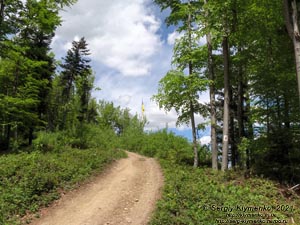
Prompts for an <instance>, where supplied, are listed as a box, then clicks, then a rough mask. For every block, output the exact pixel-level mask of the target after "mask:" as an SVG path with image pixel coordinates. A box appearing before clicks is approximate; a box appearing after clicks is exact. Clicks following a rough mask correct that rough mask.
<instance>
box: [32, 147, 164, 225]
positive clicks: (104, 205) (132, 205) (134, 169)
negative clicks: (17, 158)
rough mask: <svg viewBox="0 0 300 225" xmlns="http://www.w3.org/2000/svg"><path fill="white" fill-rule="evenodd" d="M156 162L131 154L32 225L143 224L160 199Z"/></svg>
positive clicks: (47, 211)
mask: <svg viewBox="0 0 300 225" xmlns="http://www.w3.org/2000/svg"><path fill="white" fill-rule="evenodd" d="M162 185H163V176H162V173H161V170H160V167H159V165H158V163H157V162H156V161H155V160H154V159H151V158H146V157H143V156H140V155H137V154H134V153H128V158H126V159H121V160H119V161H117V162H116V163H115V164H114V165H112V166H111V167H110V168H109V169H107V170H106V171H105V172H104V173H103V174H102V175H100V176H99V177H97V178H96V180H94V181H93V182H90V183H88V184H86V185H84V186H83V187H81V188H79V189H78V190H76V191H74V192H71V193H68V194H66V195H65V196H63V197H62V198H61V199H60V200H59V201H58V202H57V203H55V204H54V205H53V206H52V207H50V208H48V209H45V210H43V211H42V212H41V217H40V218H39V219H36V220H35V221H33V222H32V223H31V225H104V224H106V225H122V224H131V225H143V224H147V222H148V221H149V217H150V216H151V213H152V211H153V210H154V208H155V203H156V201H157V199H158V198H159V196H160V191H161V188H162Z"/></svg>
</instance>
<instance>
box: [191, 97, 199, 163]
mask: <svg viewBox="0 0 300 225" xmlns="http://www.w3.org/2000/svg"><path fill="white" fill-rule="evenodd" d="M190 108H191V124H192V134H193V149H194V168H197V167H198V165H199V156H198V148H197V135H196V124H195V116H194V107H193V103H192V102H191V105H190Z"/></svg>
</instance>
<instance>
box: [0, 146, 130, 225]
mask: <svg viewBox="0 0 300 225" xmlns="http://www.w3.org/2000/svg"><path fill="white" fill-rule="evenodd" d="M125 156H126V153H125V152H123V151H119V150H112V149H111V150H102V149H100V148H89V149H85V150H80V149H74V148H70V147H66V148H64V149H61V150H60V151H55V152H53V151H50V152H41V151H34V152H31V153H19V154H8V155H3V156H1V157H0V212H1V213H0V224H1V225H12V224H19V223H20V220H21V217H22V216H24V215H25V214H26V213H28V212H30V213H32V212H36V211H37V210H38V209H39V208H40V207H42V206H47V205H49V204H50V203H51V202H52V201H53V200H56V199H58V198H59V197H60V194H59V190H61V189H71V188H74V187H76V185H77V184H78V183H79V182H81V181H83V180H85V179H86V178H88V177H89V176H90V175H91V174H93V173H94V172H96V171H97V172H99V171H101V170H103V168H104V167H105V165H107V164H109V163H110V162H112V161H113V160H115V159H118V158H121V157H125Z"/></svg>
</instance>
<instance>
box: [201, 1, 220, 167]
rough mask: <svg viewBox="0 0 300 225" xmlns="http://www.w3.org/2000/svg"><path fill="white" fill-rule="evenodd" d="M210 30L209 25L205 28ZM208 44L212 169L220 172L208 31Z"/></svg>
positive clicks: (213, 77) (212, 66)
mask: <svg viewBox="0 0 300 225" xmlns="http://www.w3.org/2000/svg"><path fill="white" fill-rule="evenodd" d="M204 4H207V0H204ZM205 17H209V11H208V10H207V9H206V11H205ZM205 27H206V28H208V25H206V26H205ZM205 36H206V42H207V53H208V57H207V67H208V68H207V69H208V74H209V80H210V81H211V83H210V85H209V98H210V123H211V125H210V129H211V135H210V136H211V152H212V168H213V169H216V170H218V146H217V131H216V126H217V118H216V99H215V96H216V93H215V82H216V80H215V68H214V59H213V43H212V35H211V32H210V31H209V28H208V31H207V32H206V34H205Z"/></svg>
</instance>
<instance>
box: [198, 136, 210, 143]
mask: <svg viewBox="0 0 300 225" xmlns="http://www.w3.org/2000/svg"><path fill="white" fill-rule="evenodd" d="M210 142H211V137H210V136H204V137H202V138H200V143H201V145H207V144H210Z"/></svg>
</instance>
